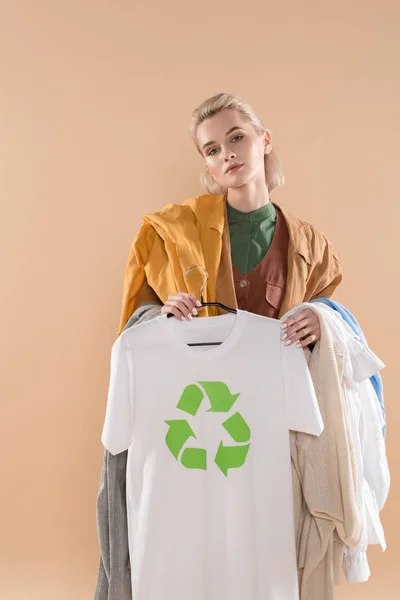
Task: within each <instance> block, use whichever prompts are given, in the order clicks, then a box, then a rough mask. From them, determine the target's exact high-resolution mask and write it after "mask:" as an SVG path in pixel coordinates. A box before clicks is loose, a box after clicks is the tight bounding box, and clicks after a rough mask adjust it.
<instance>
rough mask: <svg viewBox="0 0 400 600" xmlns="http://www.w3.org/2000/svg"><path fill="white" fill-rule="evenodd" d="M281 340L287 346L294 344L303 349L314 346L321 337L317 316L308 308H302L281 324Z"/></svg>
mask: <svg viewBox="0 0 400 600" xmlns="http://www.w3.org/2000/svg"><path fill="white" fill-rule="evenodd" d="M281 327H282V330H283V331H282V340H283V341H284V342H285V344H286V345H287V346H289V345H290V344H295V345H296V346H297V347H298V348H304V347H305V346H308V345H309V344H315V343H316V342H318V340H319V339H320V337H321V328H320V326H319V317H318V315H317V314H316V313H315V312H314V311H313V310H311V309H310V308H304V309H303V310H300V311H299V312H297V313H296V314H294V315H292V316H291V317H289V318H288V320H287V321H286V322H285V323H283V324H282V326H281Z"/></svg>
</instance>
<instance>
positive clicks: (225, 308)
mask: <svg viewBox="0 0 400 600" xmlns="http://www.w3.org/2000/svg"><path fill="white" fill-rule="evenodd" d="M192 269H201V270H202V271H204V273H205V276H206V279H205V281H204V283H203V285H202V286H201V288H200V302H201V305H202V306H218V307H219V308H222V310H225V311H226V312H229V313H233V314H237V310H236V309H235V308H230V307H229V306H225V304H222V303H221V302H204V296H203V291H204V288H205V287H206V285H207V283H208V272H207V270H206V269H205V268H204V267H201V266H200V265H194V266H193V267H190V269H188V270H187V271H186V273H185V277H187V276H188V274H189V273H190V271H191V270H192ZM173 316H174V315H173V314H172V313H168V314H167V318H168V319H169V318H170V317H173ZM221 344H222V342H202V343H197V344H188V346H220V345H221Z"/></svg>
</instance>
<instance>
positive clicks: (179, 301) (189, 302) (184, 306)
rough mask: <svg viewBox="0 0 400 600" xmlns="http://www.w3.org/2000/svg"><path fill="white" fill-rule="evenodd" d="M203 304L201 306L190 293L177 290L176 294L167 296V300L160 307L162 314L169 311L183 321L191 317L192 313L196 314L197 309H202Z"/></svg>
mask: <svg viewBox="0 0 400 600" xmlns="http://www.w3.org/2000/svg"><path fill="white" fill-rule="evenodd" d="M204 308H205V306H201V302H200V300H198V299H197V298H196V296H193V295H192V294H185V293H184V292H179V294H177V295H176V296H169V297H168V300H167V301H166V303H165V304H164V306H163V307H162V309H161V314H162V315H167V314H168V313H171V314H173V315H174V317H176V318H177V319H181V320H182V321H185V320H186V319H189V320H190V319H192V318H193V315H194V316H197V314H198V311H200V310H203V309H204Z"/></svg>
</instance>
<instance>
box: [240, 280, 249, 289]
mask: <svg viewBox="0 0 400 600" xmlns="http://www.w3.org/2000/svg"><path fill="white" fill-rule="evenodd" d="M239 285H240V287H241V288H245V287H247V281H246V280H245V279H242V280H241V282H240V283H239Z"/></svg>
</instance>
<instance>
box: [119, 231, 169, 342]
mask: <svg viewBox="0 0 400 600" xmlns="http://www.w3.org/2000/svg"><path fill="white" fill-rule="evenodd" d="M154 236H155V232H154V229H153V228H152V227H151V226H150V225H149V224H147V223H144V224H143V225H142V227H141V228H140V230H139V232H138V234H137V235H136V237H135V239H134V241H133V244H132V246H131V249H130V252H129V257H128V262H127V265H126V269H125V277H124V287H123V293H122V309H121V318H120V323H119V329H118V335H119V334H120V333H121V332H122V330H123V329H124V327H125V325H126V324H127V322H128V320H129V319H130V317H131V316H132V315H133V313H134V312H135V311H136V309H137V308H138V306H140V305H141V304H148V303H153V304H162V303H161V300H160V299H159V298H158V296H157V294H156V293H155V291H154V290H153V289H152V288H151V287H150V285H149V284H148V282H147V279H146V272H145V265H146V262H147V260H148V257H149V255H150V251H151V248H152V246H153V243H154Z"/></svg>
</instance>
